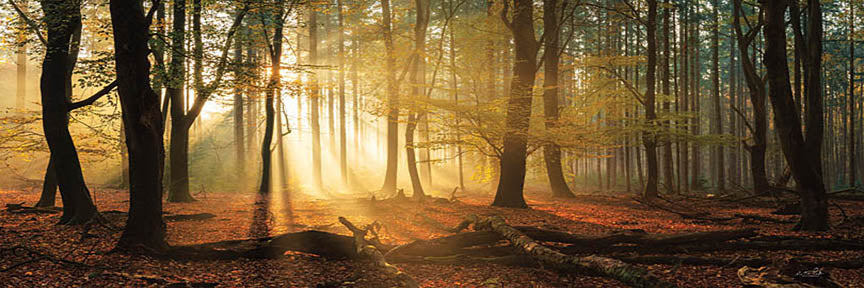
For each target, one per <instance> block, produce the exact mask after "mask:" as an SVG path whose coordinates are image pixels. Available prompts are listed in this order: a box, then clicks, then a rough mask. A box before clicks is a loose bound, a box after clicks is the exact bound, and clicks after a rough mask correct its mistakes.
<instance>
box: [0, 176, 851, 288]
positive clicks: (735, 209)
mask: <svg viewBox="0 0 864 288" xmlns="http://www.w3.org/2000/svg"><path fill="white" fill-rule="evenodd" d="M33 191H38V190H36V189H32V190H31V191H21V190H0V204H18V203H25V204H26V205H32V204H33V203H35V202H36V201H37V200H38V197H39V195H38V193H37V192H33ZM93 196H94V199H95V201H96V204H97V206H98V207H99V209H100V211H103V215H105V217H106V218H107V219H108V220H109V223H110V225H111V226H114V227H122V225H123V223H124V221H125V215H124V214H121V213H118V212H116V211H125V210H127V209H128V205H129V203H128V195H127V193H126V192H125V191H124V190H112V189H94V191H93ZM460 196H461V197H460V198H458V201H455V202H452V203H450V202H447V201H424V202H423V203H417V202H412V201H380V200H379V201H370V200H369V199H368V198H362V199H361V198H348V197H345V198H343V199H339V200H322V199H315V198H313V197H310V196H303V195H295V196H292V199H290V200H289V199H279V200H274V201H271V202H272V203H271V205H270V207H266V208H263V209H264V211H261V210H262V208H260V207H259V208H256V206H255V197H254V196H253V195H236V194H221V193H209V194H199V195H197V196H196V197H197V198H198V199H199V201H197V202H194V203H182V204H174V203H166V204H165V213H166V216H170V215H179V214H190V213H212V214H214V215H215V217H212V218H209V219H203V220H192V221H172V220H167V229H168V234H167V235H168V242H169V243H170V244H172V245H183V244H196V243H205V242H213V241H221V240H232V239H245V238H255V237H261V236H264V235H263V234H270V235H275V234H279V233H286V232H295V231H302V230H321V231H327V232H332V233H337V234H343V235H351V233H350V232H349V231H348V230H347V229H346V228H345V227H344V226H342V225H340V224H339V222H338V220H337V217H338V216H344V217H346V218H347V219H349V220H350V221H352V222H354V223H357V224H358V225H360V224H368V223H371V222H373V221H377V222H378V223H380V224H381V225H382V229H381V231H380V232H381V235H380V236H381V240H382V242H384V243H388V244H394V245H395V244H403V243H407V242H410V241H413V240H417V239H430V238H434V237H440V236H446V235H450V234H452V233H450V232H448V231H447V230H446V229H447V228H450V227H454V226H456V225H457V224H458V223H459V222H460V221H462V220H463V219H464V218H465V217H466V216H467V215H469V214H476V215H480V216H491V215H500V216H502V217H503V218H504V219H506V221H507V222H508V223H509V224H512V225H530V226H535V227H539V228H543V229H549V230H561V231H566V232H569V233H576V234H580V235H598V236H599V235H607V234H610V233H614V232H620V231H624V230H632V229H641V230H644V231H645V232H648V233H659V234H671V233H682V232H698V231H714V230H731V229H739V228H745V227H747V228H754V229H756V230H757V232H758V234H759V235H760V236H796V237H806V238H814V239H815V238H821V239H825V238H831V239H845V240H854V241H857V242H862V241H864V221H862V219H864V205H862V203H864V202H854V201H832V209H831V215H832V219H831V220H832V223H834V224H835V228H834V229H832V230H831V231H830V232H824V233H803V232H793V231H792V227H793V226H794V220H795V219H796V217H797V216H780V215H773V214H771V213H770V212H771V211H773V210H775V209H776V207H775V206H774V205H775V204H774V203H773V201H771V200H770V199H761V200H760V199H751V200H746V201H738V202H730V201H720V200H710V199H705V198H702V199H692V198H691V199H686V200H685V199H683V198H682V199H679V201H675V203H677V204H676V205H687V206H689V208H692V209H704V210H707V211H710V212H711V215H713V216H717V217H723V216H732V215H735V214H747V215H759V216H763V217H768V218H771V219H775V220H778V221H771V222H761V221H752V220H744V219H739V220H736V221H724V222H714V221H704V220H700V219H683V217H681V216H679V215H677V214H674V213H670V212H667V211H664V210H660V209H654V208H652V207H648V206H645V205H643V204H641V203H639V202H637V201H635V200H634V199H632V198H630V197H629V196H624V195H619V196H586V195H582V196H577V197H576V198H573V199H557V198H549V197H546V196H544V195H542V193H541V192H533V193H531V192H529V193H528V194H527V196H526V198H527V199H528V203H529V205H530V206H531V208H532V209H507V208H495V207H490V206H488V204H489V203H491V200H492V199H491V195H460ZM58 198H59V197H58ZM278 198H284V197H278ZM274 199H275V198H274ZM58 203H59V199H58ZM682 203H683V204H682ZM834 204H836V205H834ZM838 207H839V208H838ZM840 208H842V209H840ZM106 211H114V212H106ZM59 216H60V214H59V213H36V214H18V213H10V212H8V211H6V210H2V211H0V248H6V250H5V251H4V252H2V253H3V254H0V271H2V272H0V286H6V287H36V286H47V287H71V286H75V287H82V286H84V287H103V286H107V287H127V286H160V287H161V286H172V285H173V286H174V287H187V286H191V287H210V286H219V287H265V286H267V287H274V286H275V287H395V286H398V284H396V282H394V280H391V279H388V277H387V276H386V275H385V274H383V273H381V272H380V270H379V269H377V268H375V267H373V266H372V265H371V264H369V263H368V262H364V261H352V260H325V259H322V258H321V257H318V256H316V255H311V254H303V253H286V256H285V257H281V258H279V259H238V260H207V261H176V260H165V259H155V258H150V257H146V256H127V255H122V254H116V253H108V252H109V251H110V250H111V248H112V247H113V246H114V244H115V243H116V241H117V239H118V237H119V236H120V232H119V229H118V230H117V231H113V230H111V229H108V228H105V227H101V226H94V227H92V228H90V229H87V231H85V230H84V228H83V227H80V226H78V227H71V226H57V225H54V223H56V222H57V220H58V219H59ZM775 222H781V223H775ZM261 227H264V228H263V229H262V228H261ZM15 246H24V247H27V249H28V250H31V251H37V252H38V253H40V254H41V255H43V256H47V257H48V258H49V259H47V260H46V259H39V256H38V255H25V254H27V253H25V252H22V251H21V250H19V251H17V252H16V251H13V250H9V249H8V248H10V247H15ZM685 256H699V257H707V258H736V257H753V256H757V257H763V258H767V259H771V260H772V261H773V260H777V261H782V259H789V258H798V259H814V260H825V259H833V260H848V259H864V251H758V250H756V251H754V250H749V251H724V252H708V253H702V252H699V253H687V254H685ZM736 259H737V258H736ZM59 260H68V261H69V262H72V263H77V264H69V263H67V264H63V262H62V261H59ZM396 266H398V267H399V268H400V269H401V270H402V271H404V272H406V273H408V274H409V275H411V276H413V277H414V279H416V280H417V281H419V282H420V285H421V286H422V287H626V286H624V285H623V284H622V283H620V282H617V281H615V280H611V279H605V278H601V277H594V276H587V275H581V274H570V275H565V274H559V273H556V272H551V271H549V270H545V269H541V268H525V267H511V266H501V265H496V264H465V265H443V264H396ZM638 266H639V267H642V268H645V269H647V270H649V271H651V272H652V273H655V274H656V275H659V276H660V278H662V279H664V280H666V281H669V282H672V283H676V284H677V285H678V286H679V287H740V286H741V284H740V281H739V279H738V277H737V276H736V272H737V271H738V269H739V268H740V267H741V266H742V265H739V264H735V263H730V265H726V266H716V265H712V266H691V265H641V264H639V265H638ZM830 273H831V275H832V277H833V278H834V279H835V280H836V282H837V283H839V284H841V285H843V286H845V287H864V269H832V270H830Z"/></svg>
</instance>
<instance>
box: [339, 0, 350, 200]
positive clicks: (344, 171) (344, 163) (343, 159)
mask: <svg viewBox="0 0 864 288" xmlns="http://www.w3.org/2000/svg"><path fill="white" fill-rule="evenodd" d="M336 5H337V9H338V17H339V37H338V40H337V41H339V43H338V44H337V45H338V47H339V168H340V169H339V170H340V171H341V173H340V174H341V175H342V183H343V184H348V155H347V154H348V150H347V148H346V139H345V137H346V135H345V131H346V130H347V129H345V117H346V116H345V23H344V22H345V19H344V15H342V0H336Z"/></svg>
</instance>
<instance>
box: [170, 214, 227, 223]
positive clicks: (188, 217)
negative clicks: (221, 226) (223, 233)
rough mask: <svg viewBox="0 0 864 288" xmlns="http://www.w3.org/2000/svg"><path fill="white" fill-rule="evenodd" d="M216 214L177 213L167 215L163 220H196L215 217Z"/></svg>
mask: <svg viewBox="0 0 864 288" xmlns="http://www.w3.org/2000/svg"><path fill="white" fill-rule="evenodd" d="M215 217H216V215H213V214H210V213H197V214H177V215H168V216H165V221H169V222H176V221H198V220H207V219H210V218H215Z"/></svg>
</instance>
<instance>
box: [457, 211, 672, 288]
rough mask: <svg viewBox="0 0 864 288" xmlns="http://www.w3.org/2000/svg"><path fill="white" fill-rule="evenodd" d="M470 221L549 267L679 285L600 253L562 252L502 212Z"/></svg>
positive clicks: (647, 284) (639, 284)
mask: <svg viewBox="0 0 864 288" xmlns="http://www.w3.org/2000/svg"><path fill="white" fill-rule="evenodd" d="M468 221H469V222H471V223H473V224H474V230H478V231H482V230H489V231H494V232H496V233H498V234H499V235H501V236H502V237H503V238H505V239H507V240H509V241H510V243H511V245H513V246H514V247H515V248H517V249H518V250H520V251H522V252H523V253H525V254H526V255H528V256H530V257H532V258H534V259H535V260H536V261H537V262H539V263H540V264H542V265H544V266H545V267H552V268H555V269H556V270H559V271H562V272H566V273H574V272H589V273H593V274H598V275H600V276H604V277H608V278H612V279H615V280H618V281H621V282H623V283H625V284H627V285H630V286H633V287H675V285H673V284H671V283H667V282H665V281H663V280H660V279H659V278H657V277H656V276H655V275H653V274H651V273H649V272H648V271H645V270H643V269H641V268H638V267H635V266H632V265H630V264H627V263H624V262H622V261H620V260H615V259H611V258H606V257H600V256H596V255H591V256H584V257H575V256H571V255H565V254H562V253H560V252H558V251H556V250H553V249H551V248H549V247H546V246H544V245H542V244H540V243H538V242H536V241H534V239H531V237H529V236H527V235H525V233H522V232H521V231H519V230H518V229H516V228H513V227H512V226H510V225H507V223H506V222H505V221H504V219H502V218H501V217H500V216H492V217H488V218H484V219H479V218H478V217H477V216H476V215H471V216H469V217H468Z"/></svg>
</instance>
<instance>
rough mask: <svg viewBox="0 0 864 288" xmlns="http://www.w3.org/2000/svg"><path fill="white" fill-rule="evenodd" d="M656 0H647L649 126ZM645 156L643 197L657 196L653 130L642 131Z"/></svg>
mask: <svg viewBox="0 0 864 288" xmlns="http://www.w3.org/2000/svg"><path fill="white" fill-rule="evenodd" d="M656 19H657V0H648V21H646V22H647V23H646V24H647V26H648V27H647V28H648V33H647V38H648V39H646V40H647V41H648V72H647V75H646V76H645V84H646V86H647V89H646V91H645V120H646V122H647V124H648V125H649V126H654V125H656V123H655V121H656V119H657V114H656V112H655V87H656V85H657V83H656V75H655V73H656V71H657V20H656ZM642 134H643V136H642V140H643V143H644V145H645V156H646V157H645V158H646V162H648V182H647V183H646V185H645V190H644V191H643V195H642V196H643V197H645V198H657V194H658V191H657V137H656V136H655V135H654V134H653V132H643V133H642Z"/></svg>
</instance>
